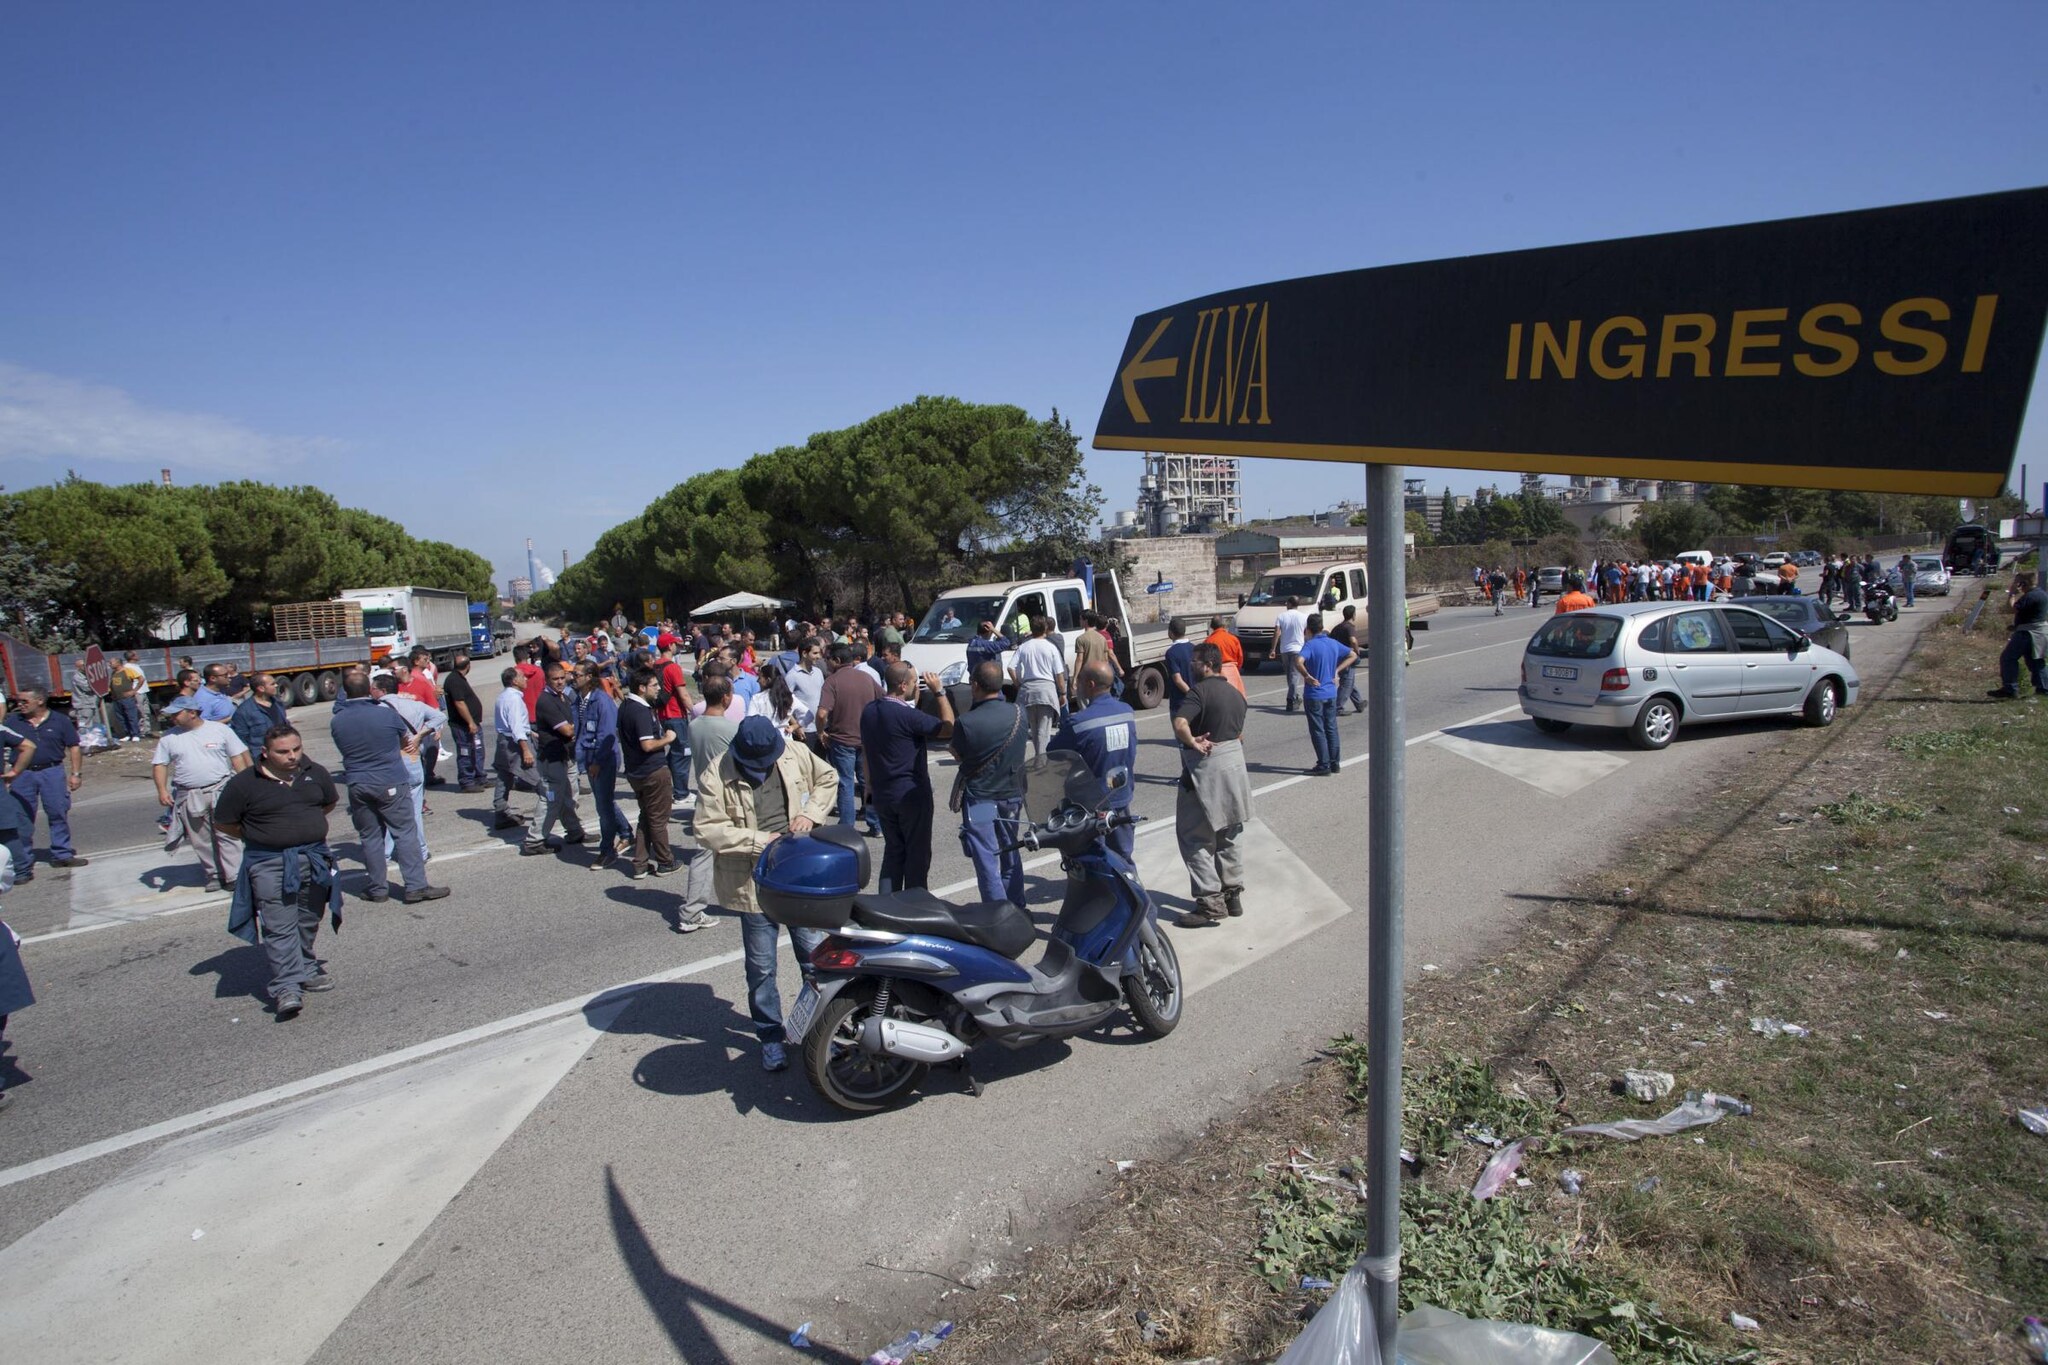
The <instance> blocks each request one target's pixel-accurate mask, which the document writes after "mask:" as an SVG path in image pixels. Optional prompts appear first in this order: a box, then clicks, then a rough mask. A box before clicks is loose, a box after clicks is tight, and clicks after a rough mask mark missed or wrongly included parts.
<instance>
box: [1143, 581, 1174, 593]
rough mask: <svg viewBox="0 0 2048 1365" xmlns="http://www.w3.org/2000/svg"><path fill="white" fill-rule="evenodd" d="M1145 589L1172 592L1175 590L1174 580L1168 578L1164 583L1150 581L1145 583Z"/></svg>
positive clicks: (1147, 590)
mask: <svg viewBox="0 0 2048 1365" xmlns="http://www.w3.org/2000/svg"><path fill="white" fill-rule="evenodd" d="M1145 591H1146V592H1172V591H1173V581H1172V580H1171V579H1168V580H1167V581H1166V582H1164V583H1148V584H1146V585H1145Z"/></svg>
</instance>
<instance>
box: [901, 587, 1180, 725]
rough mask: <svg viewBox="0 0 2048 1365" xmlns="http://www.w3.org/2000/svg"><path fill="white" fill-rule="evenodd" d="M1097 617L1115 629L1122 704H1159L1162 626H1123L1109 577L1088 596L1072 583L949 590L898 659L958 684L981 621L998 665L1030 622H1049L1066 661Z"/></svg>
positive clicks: (1025, 635)
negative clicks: (1086, 615) (998, 651)
mask: <svg viewBox="0 0 2048 1365" xmlns="http://www.w3.org/2000/svg"><path fill="white" fill-rule="evenodd" d="M1083 611H1098V612H1101V613H1102V615H1104V616H1106V617H1108V618H1109V619H1110V620H1112V621H1114V622H1115V623H1116V652H1117V661H1118V662H1119V663H1121V664H1122V665H1123V669H1124V680H1125V681H1124V700H1125V701H1127V702H1129V703H1130V704H1131V705H1132V706H1133V707H1135V708H1137V709H1138V710H1140V711H1149V710H1151V709H1152V708H1153V707H1155V706H1157V705H1159V703H1160V702H1162V701H1164V700H1165V699H1166V692H1167V687H1166V646H1167V644H1168V638H1167V634H1166V627H1165V626H1164V625H1159V624H1153V625H1146V626H1140V627H1137V628H1136V629H1135V630H1134V629H1133V628H1132V627H1131V625H1130V620H1131V613H1130V611H1129V610H1128V609H1127V608H1126V606H1125V603H1124V595H1123V585H1122V584H1121V583H1119V582H1118V581H1117V576H1116V574H1115V573H1114V572H1109V573H1098V574H1096V575H1095V597H1094V600H1093V601H1092V602H1091V601H1090V600H1089V598H1088V589H1087V585H1086V583H1084V582H1083V581H1082V580H1081V579H1079V578H1056V577H1055V578H1019V579H1011V580H1010V581H1008V582H1006V583H972V584H969V585H967V586H966V587H961V588H949V589H948V590H947V591H945V592H944V593H941V594H940V595H939V598H938V600H937V601H935V602H933V603H932V605H931V609H930V610H929V611H927V612H925V614H924V619H923V620H922V621H919V622H918V623H917V629H916V630H914V631H913V632H911V635H910V638H909V639H908V640H906V641H905V642H904V645H903V659H904V662H906V663H908V664H909V665H910V666H911V667H913V668H915V669H916V670H917V671H918V672H919V673H936V674H938V675H939V679H940V681H941V682H943V683H944V684H945V685H947V686H949V687H950V686H952V685H953V684H955V683H959V682H964V681H966V677H967V642H968V641H969V640H971V639H973V638H974V636H975V633H976V631H977V630H978V629H979V628H980V625H981V623H982V622H983V621H993V622H995V623H996V630H997V632H998V633H999V634H1000V635H1002V636H1003V637H1004V648H1003V666H1004V667H1005V668H1008V667H1009V666H1010V665H1011V663H1012V662H1014V659H1015V655H1016V647H1017V646H1018V645H1019V644H1022V643H1023V642H1024V641H1025V640H1027V639H1029V638H1030V637H1031V627H1030V624H1029V623H1030V621H1031V619H1032V618H1033V617H1037V616H1045V617H1050V618H1051V619H1052V622H1053V627H1054V629H1053V633H1052V639H1053V640H1054V642H1055V643H1057V644H1058V645H1059V647H1060V652H1061V653H1062V654H1065V655H1067V656H1068V657H1069V658H1071V657H1072V654H1073V645H1074V641H1075V639H1076V638H1077V637H1078V636H1079V635H1080V634H1081V629H1082V627H1081V613H1082V612H1083Z"/></svg>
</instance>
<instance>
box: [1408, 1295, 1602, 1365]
mask: <svg viewBox="0 0 2048 1365" xmlns="http://www.w3.org/2000/svg"><path fill="white" fill-rule="evenodd" d="M1398 1341H1399V1345H1398V1346H1397V1348H1396V1350H1395V1352H1394V1359H1395V1361H1396V1365H1617V1362H1616V1361H1615V1359H1614V1352H1612V1351H1610V1350H1608V1349H1607V1348H1606V1347H1605V1346H1603V1345H1602V1344H1600V1343H1599V1342H1597V1341H1595V1340H1593V1338H1591V1337H1588V1336H1581V1335H1580V1334H1579V1333H1577V1332H1561V1331H1558V1330H1557V1329H1556V1328H1554V1327H1532V1326H1530V1325H1529V1324H1527V1323H1521V1322H1489V1321H1487V1320H1485V1319H1483V1318H1468V1317H1466V1316H1465V1315H1464V1314H1463V1313H1453V1312H1452V1311H1451V1310H1450V1309H1448V1308H1437V1307H1433V1306H1432V1305H1430V1304H1426V1303H1425V1304H1422V1305H1420V1306H1418V1307H1417V1308H1416V1310H1415V1311H1414V1312H1412V1313H1410V1314H1409V1315H1408V1316H1407V1317H1405V1318H1402V1319H1401V1331H1400V1336H1399V1338H1398Z"/></svg>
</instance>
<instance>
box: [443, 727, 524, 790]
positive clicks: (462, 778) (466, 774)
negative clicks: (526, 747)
mask: <svg viewBox="0 0 2048 1365" xmlns="http://www.w3.org/2000/svg"><path fill="white" fill-rule="evenodd" d="M448 737H449V738H450V739H451V740H453V741H454V742H455V783H456V785H457V786H460V787H480V786H482V785H483V781H484V731H483V727H482V726H478V727H477V728H476V729H474V730H465V729H463V728H462V727H461V726H459V725H451V726H449V727H448ZM516 747H517V746H515V748H516Z"/></svg>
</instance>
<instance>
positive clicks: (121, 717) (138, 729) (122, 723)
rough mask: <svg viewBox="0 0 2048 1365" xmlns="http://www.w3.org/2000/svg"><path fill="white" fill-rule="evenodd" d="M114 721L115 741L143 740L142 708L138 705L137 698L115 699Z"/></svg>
mask: <svg viewBox="0 0 2048 1365" xmlns="http://www.w3.org/2000/svg"><path fill="white" fill-rule="evenodd" d="M112 720H113V729H114V738H115V739H141V738H142V708H141V707H140V706H138V705H137V704H136V702H135V698H133V697H116V698H114V701H113V709H112Z"/></svg>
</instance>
